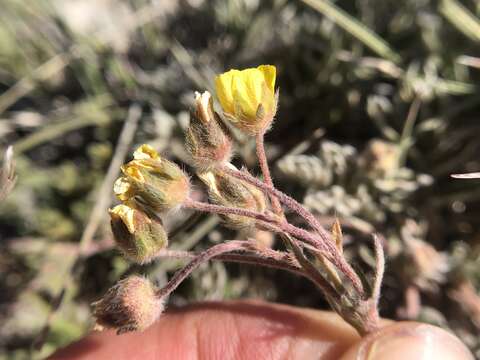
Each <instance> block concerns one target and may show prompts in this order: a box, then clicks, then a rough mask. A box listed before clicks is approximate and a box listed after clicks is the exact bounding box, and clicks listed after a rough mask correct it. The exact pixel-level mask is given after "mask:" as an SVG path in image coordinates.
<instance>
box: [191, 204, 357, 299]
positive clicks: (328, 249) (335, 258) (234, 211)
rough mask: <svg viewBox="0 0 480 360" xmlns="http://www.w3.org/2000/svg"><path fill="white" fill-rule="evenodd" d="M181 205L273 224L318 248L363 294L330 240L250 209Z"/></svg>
mask: <svg viewBox="0 0 480 360" xmlns="http://www.w3.org/2000/svg"><path fill="white" fill-rule="evenodd" d="M183 206H184V207H185V208H187V209H192V210H197V211H204V212H210V213H215V214H223V215H229V214H231V215H239V216H246V217H250V218H254V219H256V220H257V221H261V222H264V223H266V224H269V225H273V226H275V227H276V228H278V229H280V230H281V231H283V232H285V233H288V234H290V235H292V236H293V237H295V238H298V239H300V240H302V241H304V242H306V243H308V244H310V245H312V246H314V247H315V248H316V249H318V251H321V252H322V254H323V255H324V256H325V257H326V258H327V259H328V260H329V261H331V262H332V263H333V264H334V265H335V266H336V267H337V268H338V269H339V270H340V271H341V272H342V273H343V274H344V275H345V276H346V277H347V278H348V279H349V280H350V281H351V283H352V285H353V286H354V288H355V290H356V291H357V292H358V293H359V294H360V295H361V296H363V294H364V291H363V285H362V282H361V281H360V278H359V277H358V275H357V274H356V273H355V271H354V270H353V269H352V267H351V266H350V265H349V264H348V263H347V262H346V261H345V259H344V258H343V256H341V254H339V253H338V250H337V249H336V247H335V245H334V244H333V242H331V241H329V242H325V241H320V239H318V237H316V236H315V235H314V234H312V233H310V232H308V231H306V230H304V229H301V228H298V227H296V226H294V225H292V224H290V223H288V222H286V221H285V220H284V219H278V218H276V217H274V216H271V215H268V214H263V213H259V212H256V211H252V210H247V209H240V208H230V207H226V206H220V205H213V204H207V203H203V202H200V201H195V200H191V199H189V200H187V201H185V202H184V204H183ZM277 232H278V231H277Z"/></svg>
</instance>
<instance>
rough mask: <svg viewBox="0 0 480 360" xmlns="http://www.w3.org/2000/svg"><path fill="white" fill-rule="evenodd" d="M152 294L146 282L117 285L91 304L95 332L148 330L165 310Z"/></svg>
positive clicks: (132, 278)
mask: <svg viewBox="0 0 480 360" xmlns="http://www.w3.org/2000/svg"><path fill="white" fill-rule="evenodd" d="M155 290H156V288H155V286H154V285H153V284H152V283H151V282H150V281H149V280H147V279H145V278H143V277H140V276H135V275H133V276H129V277H128V278H126V279H123V280H121V281H119V282H118V283H117V284H115V285H114V286H113V287H111V288H110V289H109V290H108V291H107V293H106V294H105V295H104V296H103V298H102V299H101V300H99V301H97V302H95V303H93V304H92V305H93V306H94V310H93V315H94V316H95V318H96V326H95V329H97V330H103V329H104V328H111V329H116V330H117V334H121V333H124V332H129V331H143V330H145V329H147V328H148V327H149V326H150V325H152V324H153V323H154V322H155V321H156V320H157V319H158V318H159V317H160V315H161V313H162V312H163V310H164V304H163V300H162V299H160V298H158V297H157V296H156V294H155Z"/></svg>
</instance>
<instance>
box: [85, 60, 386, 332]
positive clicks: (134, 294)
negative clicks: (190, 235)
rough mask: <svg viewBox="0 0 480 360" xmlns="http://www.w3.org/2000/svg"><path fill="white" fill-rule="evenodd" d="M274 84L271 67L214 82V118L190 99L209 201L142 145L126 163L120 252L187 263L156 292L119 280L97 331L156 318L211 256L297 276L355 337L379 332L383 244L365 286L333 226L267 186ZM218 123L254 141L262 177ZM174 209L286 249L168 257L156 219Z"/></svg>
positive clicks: (206, 104) (226, 246)
mask: <svg viewBox="0 0 480 360" xmlns="http://www.w3.org/2000/svg"><path fill="white" fill-rule="evenodd" d="M275 80H276V69H275V67H274V66H271V65H262V66H259V67H258V68H253V69H246V70H242V71H239V70H230V71H228V72H226V73H224V74H221V75H219V76H218V77H217V78H216V81H215V84H216V93H217V98H218V102H219V103H220V106H221V108H222V112H221V115H219V114H218V113H216V112H215V110H214V102H213V100H212V97H211V95H210V94H209V93H208V92H204V93H202V94H200V93H195V106H194V109H193V110H192V112H191V121H190V125H189V127H188V129H187V130H186V140H185V142H186V148H187V151H188V153H189V154H190V164H191V165H192V167H193V168H194V169H195V173H196V175H197V177H198V178H199V179H200V180H201V182H203V184H204V185H205V187H206V190H207V193H208V198H209V200H210V202H202V201H197V200H194V199H192V198H190V196H189V193H190V192H189V188H190V183H189V179H188V177H187V175H186V174H185V173H184V172H183V171H182V170H181V169H180V168H179V166H178V165H176V164H174V163H172V162H170V161H168V160H166V159H163V158H161V157H160V156H159V155H158V154H157V153H156V152H155V150H154V149H152V148H151V147H150V146H148V145H142V146H140V147H139V148H138V149H137V150H136V151H135V152H134V154H133V160H132V161H130V162H129V163H127V164H125V165H123V166H122V167H121V170H122V176H121V177H120V178H119V179H118V180H117V181H116V182H115V185H114V192H115V194H116V196H117V197H118V199H119V200H120V201H121V202H122V203H121V204H120V205H117V206H115V207H114V208H113V209H111V210H110V216H111V225H112V232H113V235H114V238H115V241H116V243H117V245H118V247H119V248H120V249H121V250H122V252H123V253H124V254H125V256H126V257H127V258H129V259H131V260H132V261H134V262H137V263H145V262H148V261H152V260H154V259H158V258H164V257H171V256H174V257H176V258H186V259H189V260H190V262H189V263H188V264H187V265H185V267H183V268H182V269H180V270H178V271H177V273H176V274H175V275H174V276H173V277H172V278H171V279H170V280H169V281H168V283H167V284H165V285H164V286H163V287H159V288H156V287H154V286H153V285H152V284H151V283H150V282H148V281H147V280H145V279H143V278H139V277H130V278H127V279H126V280H122V281H120V282H119V283H118V284H117V285H115V286H114V287H113V288H112V289H110V290H109V291H108V292H107V294H106V295H105V297H104V298H103V299H102V300H100V301H99V302H97V303H96V304H95V310H94V315H95V316H96V318H97V324H98V325H99V326H100V327H111V328H116V329H118V331H119V332H124V331H133V330H143V329H145V328H146V327H148V326H149V325H150V324H151V323H152V322H153V321H155V320H156V319H157V318H158V317H159V315H160V313H161V312H162V311H163V308H164V306H163V304H165V301H166V298H167V297H168V296H169V294H170V293H171V292H172V291H174V290H175V289H176V288H177V287H178V285H179V284H180V283H181V282H182V281H183V280H184V279H185V278H187V277H188V276H189V275H190V274H191V272H192V271H193V270H195V268H197V267H198V266H199V265H200V264H202V263H204V262H205V261H209V260H211V259H215V260H222V261H235V262H241V263H246V264H254V265H262V266H268V267H273V268H277V269H282V270H287V271H290V272H293V273H295V274H297V275H301V276H304V277H306V278H307V279H309V280H311V281H312V282H313V283H314V284H315V285H317V287H318V288H319V289H320V290H322V291H323V292H324V294H325V297H326V299H327V301H328V302H329V303H330V304H331V306H332V308H333V309H334V310H335V311H337V312H338V313H339V314H340V315H341V316H342V317H343V318H344V319H345V320H346V321H347V322H349V323H350V324H352V325H353V326H354V327H355V328H356V329H357V330H358V332H359V333H361V334H366V333H369V332H371V331H374V330H375V329H376V328H377V327H378V311H377V303H378V298H379V296H380V285H381V281H382V275H383V261H384V260H383V251H382V247H381V245H380V242H379V241H378V240H375V242H374V243H375V254H376V258H377V264H376V271H375V274H374V276H373V278H372V280H371V281H367V280H366V279H365V278H360V276H359V275H358V274H357V273H356V272H355V271H354V270H353V268H352V267H351V265H350V264H349V263H348V262H347V261H346V259H345V257H344V252H343V249H342V241H341V227H340V223H339V222H336V223H335V227H334V229H333V230H332V232H329V231H327V230H325V229H324V228H323V227H322V225H321V224H320V223H319V221H318V220H317V219H316V218H315V217H314V216H313V215H312V214H311V213H310V212H308V211H307V210H306V209H305V208H304V207H303V206H302V205H300V204H299V203H298V202H297V201H295V200H294V199H292V198H291V197H290V196H288V195H287V194H284V193H282V192H280V191H279V190H277V189H276V188H275V186H274V185H273V181H272V178H271V176H270V170H269V167H268V162H267V158H266V155H265V149H264V135H265V133H266V132H267V131H268V129H269V128H270V127H271V124H272V121H273V118H274V116H275V113H276V109H277V101H278V91H275ZM222 121H228V122H229V123H230V124H231V125H232V126H233V127H236V128H237V129H238V130H240V131H242V132H243V133H245V134H246V135H249V136H254V137H255V142H256V153H257V157H258V162H259V167H260V170H261V172H262V178H257V177H255V176H253V175H251V174H250V173H249V172H248V171H246V170H238V169H237V168H236V167H235V166H233V165H232V164H231V163H230V159H231V157H232V141H231V138H230V137H229V135H228V133H227V131H226V126H225V125H224V123H223V122H222ZM175 208H182V209H184V210H189V211H192V210H193V211H201V212H207V213H213V214H217V215H219V216H220V217H221V218H222V219H223V221H224V223H225V225H226V226H229V227H231V228H234V229H246V228H247V229H255V228H257V229H260V230H263V231H265V230H266V231H270V232H272V233H274V234H277V235H279V237H280V238H281V239H282V240H283V244H284V247H283V248H282V249H278V250H277V249H272V248H270V247H266V246H258V243H257V242H256V241H254V240H251V239H247V240H229V241H224V242H222V243H219V244H217V245H214V246H212V247H210V248H208V249H207V250H205V251H203V252H200V253H195V252H189V251H185V252H179V251H173V250H168V249H167V245H168V239H167V233H166V231H165V229H164V228H163V226H162V222H161V218H160V216H162V214H163V213H165V212H166V211H171V210H172V209H175ZM285 208H288V210H289V211H290V212H292V213H295V214H296V215H297V216H299V217H300V218H301V219H303V222H304V223H305V226H304V227H299V226H295V225H293V224H291V223H290V222H289V221H288V219H287V217H286V215H285V213H284V209H285ZM243 233H245V232H243ZM251 233H253V231H252V232H251ZM375 239H376V238H375ZM365 285H367V286H365ZM366 288H367V289H369V290H368V291H367V290H365V289H366Z"/></svg>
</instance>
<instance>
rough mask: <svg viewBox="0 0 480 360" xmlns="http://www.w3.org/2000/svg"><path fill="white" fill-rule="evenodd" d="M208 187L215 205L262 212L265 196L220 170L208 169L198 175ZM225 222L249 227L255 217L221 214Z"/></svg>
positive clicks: (237, 226)
mask: <svg viewBox="0 0 480 360" xmlns="http://www.w3.org/2000/svg"><path fill="white" fill-rule="evenodd" d="M198 176H199V177H200V179H201V180H202V181H203V182H204V184H205V185H206V186H207V187H208V195H209V197H210V200H211V201H212V202H213V203H214V204H217V205H222V206H228V207H236V208H241V209H247V210H252V211H256V212H260V213H261V212H263V211H265V208H266V202H265V196H264V194H263V193H262V192H261V191H260V190H258V189H257V188H256V187H254V186H252V185H250V184H247V183H245V182H244V181H241V180H239V179H237V178H234V177H232V176H230V175H228V174H225V173H223V172H221V171H208V172H205V173H202V174H199V175H198ZM222 218H223V219H224V221H225V223H226V224H228V225H229V226H230V227H232V228H235V229H238V228H245V227H251V226H253V225H254V224H255V219H252V218H249V217H245V216H239V215H222Z"/></svg>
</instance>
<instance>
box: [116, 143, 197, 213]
mask: <svg viewBox="0 0 480 360" xmlns="http://www.w3.org/2000/svg"><path fill="white" fill-rule="evenodd" d="M121 169H122V172H123V176H122V177H120V178H119V179H117V181H116V182H115V184H114V187H113V190H114V192H115V194H116V195H117V197H118V198H119V199H120V200H121V201H127V200H129V199H131V198H136V199H137V200H139V201H140V202H141V203H142V204H144V205H145V206H148V207H149V208H151V209H153V210H156V211H164V210H170V209H172V208H174V207H176V206H178V205H181V204H182V203H183V202H184V201H185V199H186V198H187V196H188V192H189V186H190V184H189V181H188V177H187V176H186V175H185V173H184V172H183V171H182V170H181V169H180V168H179V167H178V165H176V164H174V163H172V162H170V161H168V160H166V159H163V158H161V157H160V156H159V155H158V154H157V152H156V151H155V150H153V148H151V147H150V146H148V145H142V146H141V147H139V148H138V149H137V150H136V151H135V153H134V160H132V161H130V162H129V163H127V164H125V165H123V166H122V167H121Z"/></svg>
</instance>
